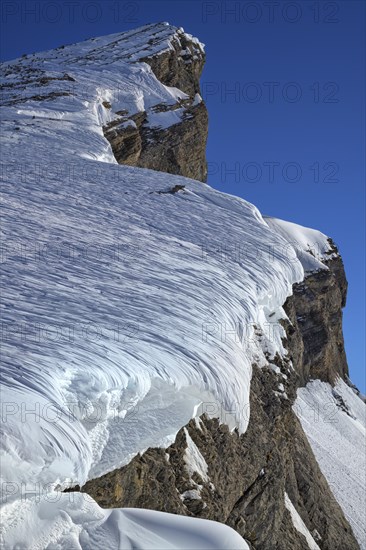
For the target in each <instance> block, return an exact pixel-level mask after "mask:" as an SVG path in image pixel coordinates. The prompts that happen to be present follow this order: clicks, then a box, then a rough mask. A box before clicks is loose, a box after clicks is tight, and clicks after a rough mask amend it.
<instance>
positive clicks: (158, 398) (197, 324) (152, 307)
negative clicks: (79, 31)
mask: <svg viewBox="0 0 366 550" xmlns="http://www.w3.org/2000/svg"><path fill="white" fill-rule="evenodd" d="M182 33H183V31H182V30H181V29H176V28H175V27H171V26H169V25H167V24H159V25H155V26H154V25H148V26H146V27H143V28H142V29H138V30H136V31H131V32H129V33H122V34H117V35H111V36H107V37H103V38H98V39H91V40H88V41H85V42H83V43H81V44H76V45H72V46H66V47H63V48H60V49H57V50H53V51H51V52H44V53H41V54H35V55H33V56H28V57H26V58H22V59H19V60H15V61H13V62H8V63H5V64H4V65H3V79H2V83H3V85H4V88H3V96H2V99H3V115H2V134H3V136H4V139H3V146H2V180H3V216H2V227H1V229H2V243H3V246H2V273H3V281H2V288H3V300H2V320H3V327H2V329H3V334H2V344H3V346H2V347H3V350H2V356H3V373H2V374H3V376H2V401H3V437H2V455H1V463H2V472H1V475H2V480H3V482H4V483H5V486H3V487H5V494H4V499H5V501H6V502H7V505H6V506H7V507H9V506H12V505H13V506H14V510H18V511H19V514H20V516H19V517H22V518H23V521H24V522H26V521H28V520H29V521H31V520H30V519H29V518H30V517H31V516H32V514H33V512H32V509H33V508H32V507H33V506H35V504H34V503H33V504H32V500H27V501H26V503H23V504H22V506H20V504H19V498H20V494H21V491H23V489H24V490H25V491H26V492H27V494H32V491H35V489H34V488H35V487H36V485H37V484H39V485H40V486H42V487H43V490H45V491H46V492H48V491H49V492H51V493H52V491H53V490H54V489H55V488H56V487H58V486H59V487H65V486H67V485H73V484H75V483H79V484H83V483H84V482H85V481H86V480H87V479H89V478H91V477H96V476H98V475H100V474H103V473H105V472H107V471H110V470H112V469H113V468H116V467H118V466H121V465H123V464H125V463H127V462H129V460H130V459H131V458H132V457H133V456H134V455H135V454H136V453H138V452H142V451H144V450H145V449H146V448H148V447H149V446H159V445H163V446H165V445H168V444H169V443H171V442H172V441H173V439H174V437H175V434H176V433H177V431H178V430H179V429H180V428H181V427H182V426H184V425H185V424H186V423H187V422H188V421H189V419H190V418H192V417H195V416H198V415H199V414H201V413H202V412H205V411H207V412H209V413H210V414H211V415H212V416H218V417H220V418H221V419H225V420H226V421H228V420H227V419H228V418H230V419H231V420H230V422H231V425H232V426H235V425H237V426H239V428H240V430H241V431H244V430H245V429H246V426H247V422H248V414H247V412H248V408H247V405H248V403H249V387H250V378H251V366H252V364H253V363H254V362H255V363H256V364H258V365H264V364H266V363H267V360H268V358H269V357H271V356H274V355H275V354H276V353H279V354H281V355H283V354H285V353H286V351H285V350H284V348H283V345H282V341H281V338H282V337H283V336H284V331H283V328H282V327H281V325H280V324H279V320H280V319H281V318H283V317H284V315H285V314H284V312H283V310H282V307H281V306H282V304H283V303H284V302H285V300H286V297H287V296H288V295H290V294H291V288H292V284H293V283H294V282H296V281H301V280H302V279H303V277H304V267H303V265H302V262H301V261H300V260H299V259H298V258H297V255H296V252H295V249H294V248H293V247H292V245H291V244H290V245H289V242H288V239H287V233H286V235H285V236H284V235H283V231H279V230H278V227H277V226H275V225H273V223H272V222H271V223H267V222H266V221H265V220H264V219H263V218H262V216H261V214H260V212H259V211H258V210H257V208H256V207H255V206H253V205H252V204H250V203H248V202H246V201H244V200H242V199H239V198H236V197H233V196H230V195H226V194H222V193H219V192H217V191H215V190H214V189H212V188H210V187H209V186H207V185H205V184H202V183H199V182H196V181H192V180H189V179H186V178H182V177H178V176H171V175H168V174H163V173H158V172H154V171H150V170H144V169H138V168H131V167H127V166H119V165H118V164H117V163H116V161H115V159H114V156H113V153H112V150H111V148H110V145H109V143H108V142H107V140H106V139H105V138H104V135H103V130H102V126H103V125H105V124H106V123H108V122H110V121H111V120H114V119H116V118H118V111H121V110H123V111H127V112H128V114H133V113H136V112H139V111H142V110H146V111H147V112H151V108H152V107H154V105H158V104H161V103H165V104H167V105H173V104H175V103H176V102H177V100H178V99H179V98H184V97H185V94H184V93H183V92H181V91H180V90H177V88H169V87H167V86H164V85H163V84H161V83H160V82H159V81H158V80H157V79H156V77H155V76H154V74H153V72H152V70H151V69H150V67H149V66H148V65H147V64H146V63H142V62H138V61H139V60H140V59H141V58H142V57H144V56H146V55H158V54H159V52H160V53H161V52H163V51H166V50H167V49H169V48H171V47H172V39H173V38H174V40H179V39H180V37H181V36H182ZM150 39H151V40H150ZM149 40H150V46H149V48H148V49H147V50H146V47H145V48H144V47H143V44H145V45H146V44H147V43H149ZM194 44H195V46H196V48H197V51H198V50H199V51H202V45H201V44H199V42H198V41H196V40H194ZM196 99H197V98H196ZM195 101H196V100H195ZM171 122H172V121H171ZM173 122H174V123H179V121H178V120H177V121H173ZM153 123H154V124H155V123H156V120H154V121H153ZM169 123H170V122H169ZM177 184H180V185H182V186H184V188H183V189H182V190H181V191H179V192H178V193H175V194H169V193H161V191H167V190H169V189H171V188H172V187H173V186H175V185H177ZM267 221H268V220H267ZM299 231H300V232H301V230H297V234H298V232H299ZM323 237H324V236H322V239H323ZM320 266H322V264H320ZM316 267H317V268H318V267H319V265H317V266H316ZM322 267H323V268H324V266H322ZM258 334H260V337H258ZM228 413H230V414H228ZM9 483H10V485H9ZM11 484H12V485H11ZM60 502H61V504H60V506H59V508H57V506H58V504H57V506H56V508H54V507H51V506H50V507H47V506H41V507H40V508H39V509H37V510H36V509H35V511H34V514H35V518H34V521H43V519H42V518H43V517H44V514H46V517H47V514H50V516H52V517H50V518H48V519H49V521H50V522H51V523H52V525H53V528H52V530H53V532H54V533H56V534H57V533H59V532H60V533H61V531H62V533H63V532H64V530H65V529H66V531H68V530H69V527H70V526H71V525H76V526H75V527H73V528H72V529H73V532H74V531H75V533H76V532H79V534H80V533H81V532H82V533H84V535H83V537H84V539H83V540H87V537H89V536H91V535H90V533H89V531H88V529H89V527H88V528H87V527H85V526H84V527H82V526H81V523H83V521H84V519H83V517H84V516H83V515H82V513H81V512H80V515H79V516H78V515H77V512H76V511H71V509H70V507H69V506H68V505H67V506H66V505H65V507H63V506H64V505H63V504H62V503H63V502H64V501H63V500H62V501H60ZM92 506H94V507H95V506H96V505H95V504H94V503H93V505H92ZM27 507H29V510H28V508H27ZM51 508H52V509H51ZM27 510H28V511H27ZM93 510H94V512H93V514H94V513H95V514H96V515H98V514H100V517H101V519H100V522H99V523H98V525H99V527H100V526H102V527H100V528H101V529H102V532H103V533H104V528H105V526H106V525H107V526H110V525H111V524H112V523H113V524H118V523H119V522H120V521H124V519H123V518H128V517H129V518H130V517H131V514H132V512H126V514H127V515H123V513H121V512H117V511H114V512H104V511H98V510H97V509H96V508H93ZM28 513H29V514H30V515H29V516H28ZM57 514H58V516H57ZM73 514H74V515H73ZM128 514H130V516H129V515H128ZM136 514H137V515H135V516H134V518H135V519H136V518H137V517H138V513H137V512H136ZM76 516H77V519H75V518H76ZM19 517H18V521H19V522H20V519H19ZM57 517H58V519H57ZM26 518H28V519H26ZM121 518H122V519H121ZM135 519H134V520H133V521H135ZM14 521H15V523H16V520H14ZM47 521H48V520H47ZM47 521H46V523H47ZM93 521H94V520H93ZM93 521H92V522H91V524H90V529H92V530H93V529H94V527H93V525H96V523H93ZM98 521H99V520H98ZM126 521H127V520H126ZM136 521H139V520H137V519H136ZM157 521H160V520H157ZM177 521H178V520H177ZM182 521H183V520H182ZM51 523H47V525H48V526H50V525H51ZM56 524H57V525H60V528H59V529H60V531H59V530H58V527H57V529H56ZM182 525H183V524H182ZM103 526H104V527H103ZM99 527H98V529H99ZM8 528H9V529H10V531H9V532H11V526H10V525H8ZM47 528H48V527H47ZM50 529H51V528H50ZM96 529H97V528H96ZM94 532H95V533H96V532H97V531H93V533H94ZM107 532H108V529H107ZM62 533H61V535H62V536H67V535H63V534H62ZM61 535H60V536H61ZM57 536H58V535H57ZM70 536H73V535H71V534H70ZM93 536H94V535H93ZM95 536H97V535H95ZM98 536H99V535H98ZM103 536H104V535H103ZM228 536H229V535H228ZM85 537H86V539H85ZM9 540H12V539H9ZM47 540H48V539H47ZM50 540H51V539H50ZM52 540H53V539H52ZM65 540H66V539H65ZM169 540H170V539H169ZM37 544H38V546H37ZM37 544H36V543H34V548H40V547H42V548H43V547H46V546H45V545H43V543H42V541H40V542H38V543H37ZM55 544H56V543H55ZM65 544H67V543H65ZM90 544H91V543H90ZM167 544H168V543H167ZM169 544H170V542H169ZM172 544H173V543H172ZM42 545H43V546H42ZM82 547H83V548H87V547H88V546H85V545H84V543H83V545H82ZM94 547H98V546H95V545H94ZM160 547H161V548H163V546H159V548H160ZM167 547H169V548H171V547H174V548H175V546H167ZM177 547H178V546H177ZM202 547H203V546H202ZM207 547H209V548H211V546H207ZM49 548H51V546H50V547H49ZM197 548H200V546H199V545H198V546H197ZM240 548H242V546H240Z"/></svg>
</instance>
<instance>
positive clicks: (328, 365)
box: [285, 256, 348, 385]
mask: <svg viewBox="0 0 366 550" xmlns="http://www.w3.org/2000/svg"><path fill="white" fill-rule="evenodd" d="M327 265H328V267H329V270H328V271H326V270H322V271H318V272H316V273H314V274H309V275H308V276H307V277H306V279H305V280H304V281H303V282H302V283H299V284H296V285H294V288H293V295H292V296H291V297H290V298H289V299H288V300H287V302H286V304H285V310H286V312H287V314H288V315H289V317H290V319H291V321H292V327H288V330H287V334H288V338H289V340H290V348H291V349H292V350H293V354H294V363H295V365H296V366H297V371H298V373H299V376H300V385H305V384H306V383H307V382H308V381H309V380H310V379H311V378H319V379H320V380H323V381H324V382H329V383H331V384H333V383H334V382H335V380H336V378H337V376H340V377H341V378H343V379H346V376H348V366H347V358H346V354H345V350H344V341H343V332H342V308H343V307H344V306H345V305H346V295H347V280H346V276H345V273H344V267H343V262H342V259H341V258H340V256H338V257H336V258H334V259H332V260H330V261H328V262H327Z"/></svg>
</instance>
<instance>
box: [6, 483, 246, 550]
mask: <svg viewBox="0 0 366 550" xmlns="http://www.w3.org/2000/svg"><path fill="white" fill-rule="evenodd" d="M15 507H16V508H17V509H16V510H14V508H15ZM14 518H15V519H14ZM2 523H3V536H5V540H6V542H5V544H3V545H2V546H1V547H2V548H4V549H5V550H13V549H14V548H19V549H20V548H22V549H26V550H45V549H47V550H56V549H57V550H99V549H102V548H106V549H108V550H137V549H141V550H188V549H192V550H223V549H227V550H249V547H248V545H247V544H246V542H245V541H244V539H242V537H241V536H240V535H239V534H238V533H236V532H235V531H234V530H233V529H230V528H229V527H227V526H226V525H223V524H221V523H217V522H214V521H208V520H204V519H197V518H190V517H186V516H178V515H173V514H166V513H164V512H155V511H153V510H140V509H137V508H124V509H110V510H103V509H102V508H100V507H99V506H98V505H97V504H96V502H94V501H93V500H92V499H91V498H90V497H89V496H88V495H86V494H85V493H63V494H60V493H54V494H53V493H49V495H48V498H47V499H45V498H42V499H41V500H40V501H38V500H37V499H36V498H29V499H26V500H25V499H23V500H22V501H21V502H18V501H17V502H16V503H13V504H12V505H8V506H5V507H4V508H3V510H2Z"/></svg>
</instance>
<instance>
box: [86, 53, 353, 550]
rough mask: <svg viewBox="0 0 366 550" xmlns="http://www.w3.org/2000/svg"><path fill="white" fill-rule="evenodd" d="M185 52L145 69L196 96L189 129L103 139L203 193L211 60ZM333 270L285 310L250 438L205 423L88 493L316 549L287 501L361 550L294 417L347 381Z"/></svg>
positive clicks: (115, 133) (342, 292) (316, 277)
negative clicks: (303, 397)
mask: <svg viewBox="0 0 366 550" xmlns="http://www.w3.org/2000/svg"><path fill="white" fill-rule="evenodd" d="M181 46H182V44H177V43H175V44H174V47H173V48H172V49H171V50H170V51H169V52H167V53H165V54H164V55H162V56H155V57H146V58H144V60H145V61H146V62H147V63H149V64H150V66H151V67H152V69H153V71H154V73H155V75H156V76H157V77H158V78H159V79H160V80H161V82H163V83H164V84H167V85H174V86H177V87H178V88H180V89H181V90H183V91H185V92H186V93H187V94H189V99H184V100H180V101H179V102H178V103H177V104H176V105H174V106H173V107H171V109H173V110H174V109H179V108H181V106H182V105H184V108H185V115H184V117H183V120H182V122H181V123H180V124H176V125H175V126H172V127H171V128H168V129H167V130H164V129H157V130H152V129H151V128H147V127H146V126H145V121H146V113H139V114H138V115H136V116H134V117H132V118H128V115H127V114H126V115H125V116H123V117H122V118H121V120H120V121H115V122H113V123H112V124H110V125H109V126H108V127H106V128H104V134H105V136H106V137H107V139H108V140H109V141H110V143H111V145H112V148H113V151H114V154H115V156H116V159H117V160H118V162H120V163H126V164H130V165H134V166H143V167H148V168H153V169H155V170H160V171H166V172H169V173H174V174H183V175H188V176H190V177H192V178H196V179H199V180H201V181H205V179H206V163H205V157H204V154H205V153H204V149H205V141H206V136H207V113H206V108H205V106H204V104H203V103H202V102H199V103H197V104H195V99H194V98H195V97H196V96H195V94H196V93H198V92H199V83H198V80H199V76H200V73H201V71H202V66H203V61H204V56H203V55H202V52H201V51H199V50H197V48H196V46H195V45H194V44H193V43H192V42H185V43H184V44H183V46H184V51H185V54H184V56H183V57H182V55H181V53H180V48H181ZM158 109H162V110H164V109H165V107H164V106H163V105H160V106H158ZM131 121H132V123H131ZM333 250H334V251H335V252H337V251H336V249H335V247H333ZM327 267H328V269H322V270H319V271H317V272H314V273H310V274H308V275H307V276H306V278H305V279H304V281H303V282H301V283H298V284H295V285H294V287H293V295H292V296H291V297H290V298H288V299H287V301H286V303H285V304H284V309H285V311H286V313H287V316H288V320H287V321H284V322H283V323H284V326H285V329H286V347H287V350H288V356H287V358H286V359H285V360H284V359H280V358H279V357H277V358H275V359H274V360H273V359H272V363H273V361H274V362H275V363H276V365H277V371H276V372H274V370H273V365H272V366H270V365H269V364H268V366H267V367H264V368H263V367H262V368H258V366H257V365H255V364H253V376H252V381H251V397H250V421H249V427H248V430H247V431H246V433H245V434H244V435H239V434H238V433H237V432H236V431H235V432H233V433H232V432H230V430H229V429H228V427H227V426H226V425H225V424H220V423H219V422H218V421H217V420H215V419H210V418H209V417H208V416H207V415H206V414H203V415H202V416H201V418H200V420H199V421H193V420H192V421H191V422H190V423H189V424H188V425H187V426H186V427H185V428H182V429H181V430H180V432H179V433H178V435H177V437H176V440H175V442H174V444H173V445H171V446H170V447H168V448H166V449H154V448H150V449H148V450H147V451H146V452H145V453H143V454H142V455H138V456H136V457H135V458H134V459H133V460H132V461H131V462H130V463H129V464H128V465H127V466H124V467H122V468H119V469H117V470H114V471H113V472H110V473H108V474H106V475H104V476H102V477H100V478H98V479H94V480H91V481H89V482H88V483H87V484H86V485H85V486H84V487H83V488H82V491H84V492H87V493H89V494H90V495H91V496H92V497H93V498H94V499H95V500H96V501H97V502H98V503H99V504H100V505H101V506H102V507H142V508H152V509H157V510H162V511H167V512H173V513H177V514H183V515H189V516H197V517H201V518H208V519H214V520H217V521H221V522H225V523H227V524H228V525H230V526H231V527H233V528H234V529H235V530H237V531H238V532H239V533H240V534H241V535H242V536H243V537H244V538H245V539H246V540H247V541H248V542H250V544H251V545H252V548H258V549H266V550H272V549H274V548H278V549H283V550H285V549H286V550H287V549H295V550H297V549H298V550H301V549H303V548H305V547H306V546H307V544H308V542H307V540H306V538H305V536H304V535H303V534H301V533H300V532H299V531H298V530H296V529H295V528H294V524H293V521H292V519H291V513H290V507H289V506H288V505H286V503H287V504H288V501H290V502H291V503H294V506H295V508H296V510H297V512H298V514H299V515H300V516H301V518H302V520H303V522H304V523H305V525H306V527H307V529H308V530H309V532H310V533H311V536H312V539H313V542H314V544H315V546H316V545H317V546H316V547H317V548H321V549H329V550H330V549H332V550H343V549H345V548H347V550H353V549H357V548H359V545H358V543H357V541H356V539H355V538H354V536H353V533H352V529H351V527H350V525H349V524H348V522H347V520H346V519H345V516H344V514H343V512H342V510H341V508H340V506H339V504H338V503H337V501H336V500H335V498H334V497H333V495H332V492H331V490H330V488H329V486H328V483H327V481H326V479H325V478H324V476H323V474H322V472H321V471H320V468H319V466H318V463H317V461H316V459H315V457H314V454H313V452H312V449H311V447H310V445H309V442H308V440H307V437H306V436H305V434H304V431H303V429H302V427H301V425H300V422H299V420H298V419H297V417H296V415H295V413H294V412H293V410H292V405H293V403H294V401H295V398H296V390H297V388H298V387H300V386H305V385H306V383H307V382H308V381H309V380H311V379H314V378H319V379H320V380H323V381H326V382H329V383H331V384H334V382H335V381H336V380H337V377H342V378H343V379H345V380H346V379H347V377H348V367H347V361H346V356H345V351H344V343H343V335H342V308H343V307H344V305H345V302H346V292H347V281H346V278H345V273H344V268H343V263H342V260H341V258H340V256H339V255H338V254H337V253H336V255H335V257H333V258H332V259H331V260H328V262H327ZM291 365H293V367H292V366H291ZM279 384H281V385H282V390H281V391H280V392H279V391H278V385H279ZM192 442H193V443H192ZM192 446H193V448H194V449H196V450H197V452H198V454H199V455H200V456H202V457H203V459H204V463H205V464H206V465H207V469H206V471H205V472H201V473H198V472H197V471H196V472H192V471H190V470H189V467H187V462H188V461H187V453H189V452H190V450H192ZM315 546H314V547H315Z"/></svg>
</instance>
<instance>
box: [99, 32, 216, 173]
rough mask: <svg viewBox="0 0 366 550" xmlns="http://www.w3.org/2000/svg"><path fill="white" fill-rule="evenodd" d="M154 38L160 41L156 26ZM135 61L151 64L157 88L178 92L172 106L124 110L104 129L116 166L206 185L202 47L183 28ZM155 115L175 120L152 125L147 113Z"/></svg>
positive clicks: (206, 118) (205, 122)
mask: <svg viewBox="0 0 366 550" xmlns="http://www.w3.org/2000/svg"><path fill="white" fill-rule="evenodd" d="M156 35H157V38H156V41H157V42H158V43H159V26H157V32H156ZM151 41H152V43H151V44H150V46H154V38H152V39H151ZM138 61H144V62H145V63H147V64H148V65H150V67H151V69H152V71H153V72H154V74H155V76H156V77H157V79H158V80H159V81H160V82H161V83H162V84H165V85H166V86H171V87H175V88H178V89H179V90H181V91H182V97H181V98H180V99H178V101H177V102H176V103H175V104H174V105H167V104H165V103H162V104H159V105H155V106H154V107H152V108H151V109H150V110H149V112H147V111H142V112H140V113H137V114H134V115H132V116H131V115H129V114H128V112H127V111H125V112H120V113H117V114H120V115H121V116H120V118H118V119H117V120H114V121H113V122H111V123H109V124H107V125H106V126H104V128H103V131H104V136H105V137H106V138H107V139H108V141H109V142H110V144H111V147H112V150H113V153H114V156H115V157H116V160H117V162H118V163H120V164H128V165H131V166H139V167H141V168H150V169H152V170H159V171H161V172H168V173H169V174H178V175H181V176H187V177H189V178H192V179H196V180H198V181H203V182H205V181H206V179H207V162H206V142H207V133H208V115H207V109H206V106H205V104H204V102H203V101H202V98H201V97H200V95H199V93H200V84H199V79H200V76H201V73H202V69H203V66H204V62H205V53H204V51H203V48H202V46H201V44H200V43H199V42H198V41H197V40H196V39H194V38H193V37H191V36H190V35H187V34H186V33H184V31H183V29H177V31H176V33H175V34H174V35H173V36H172V38H171V39H170V47H169V49H165V50H163V51H162V52H161V51H160V52H159V53H158V54H154V55H147V56H145V57H144V56H142V57H141V56H140V57H139V59H138ZM156 113H166V114H167V115H168V116H169V113H171V114H173V115H177V116H178V118H179V120H178V122H175V123H173V124H168V125H166V126H164V123H162V125H161V126H159V124H156V125H151V124H150V122H149V115H151V114H156Z"/></svg>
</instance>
